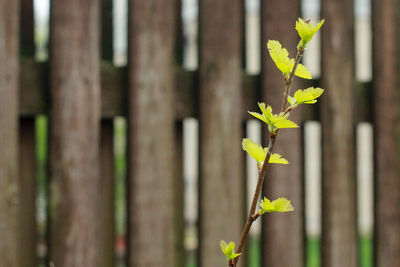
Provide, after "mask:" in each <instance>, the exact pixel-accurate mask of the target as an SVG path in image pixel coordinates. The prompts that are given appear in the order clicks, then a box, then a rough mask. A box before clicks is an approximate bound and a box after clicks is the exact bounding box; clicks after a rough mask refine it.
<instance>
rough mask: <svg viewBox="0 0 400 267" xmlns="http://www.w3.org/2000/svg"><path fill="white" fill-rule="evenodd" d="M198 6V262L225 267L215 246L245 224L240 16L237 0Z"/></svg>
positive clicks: (207, 0) (234, 236) (232, 238)
mask: <svg viewBox="0 0 400 267" xmlns="http://www.w3.org/2000/svg"><path fill="white" fill-rule="evenodd" d="M199 4H200V6H199V12H200V13H199V14H200V27H199V30H200V33H199V34H200V39H199V40H200V43H199V49H200V50H199V55H200V65H199V68H200V69H199V81H200V92H199V93H200V181H199V183H200V192H199V194H200V211H199V212H200V213H199V216H200V240H199V241H200V247H199V248H200V256H199V259H200V266H203V267H208V266H227V265H228V263H227V261H226V258H225V256H224V255H223V254H222V252H221V249H220V247H219V241H220V240H226V241H228V242H229V241H237V240H239V238H240V232H241V228H242V225H243V222H244V221H245V218H244V217H243V212H242V211H243V209H244V203H243V202H242V199H243V197H242V196H243V194H244V190H245V189H244V188H243V187H242V184H243V183H242V179H243V175H242V174H243V171H242V167H243V166H242V165H243V162H242V161H241V159H242V158H241V153H242V152H241V137H242V136H241V135H242V128H241V127H242V125H241V118H240V115H241V114H242V103H241V98H242V96H241V84H242V79H241V78H242V76H241V73H242V72H241V65H242V34H243V33H242V19H241V17H242V16H243V12H244V11H243V6H242V2H241V1H240V0H234V1H232V0H221V1H213V0H204V1H200V3H199ZM221 14H223V15H221ZM227 18H229V20H227Z"/></svg>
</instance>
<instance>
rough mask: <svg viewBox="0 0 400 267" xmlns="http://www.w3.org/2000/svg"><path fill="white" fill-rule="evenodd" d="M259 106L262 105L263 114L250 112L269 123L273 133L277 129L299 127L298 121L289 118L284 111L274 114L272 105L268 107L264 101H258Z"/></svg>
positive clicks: (269, 128)
mask: <svg viewBox="0 0 400 267" xmlns="http://www.w3.org/2000/svg"><path fill="white" fill-rule="evenodd" d="M258 106H259V107H260V109H261V112H262V114H259V113H256V112H249V113H250V114H251V115H253V116H254V117H256V118H257V119H259V120H262V121H263V122H265V123H266V124H268V130H269V131H270V132H271V133H273V132H274V131H275V129H281V128H297V127H299V126H298V125H297V124H296V123H294V122H293V121H291V120H288V119H287V117H288V116H289V114H284V113H283V112H281V113H279V114H273V113H272V107H271V106H270V105H268V106H267V108H265V104H264V103H258Z"/></svg>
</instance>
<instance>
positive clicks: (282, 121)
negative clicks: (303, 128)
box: [274, 118, 299, 129]
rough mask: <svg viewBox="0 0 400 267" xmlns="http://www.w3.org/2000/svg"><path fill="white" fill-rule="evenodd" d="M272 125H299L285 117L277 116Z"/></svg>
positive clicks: (282, 126) (295, 126) (287, 126)
mask: <svg viewBox="0 0 400 267" xmlns="http://www.w3.org/2000/svg"><path fill="white" fill-rule="evenodd" d="M274 125H275V127H276V128H278V129H282V128H298V127H299V126H298V125H297V124H296V123H294V122H293V121H291V120H288V119H286V118H279V119H277V120H276V121H275V122H274Z"/></svg>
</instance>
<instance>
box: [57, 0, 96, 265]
mask: <svg viewBox="0 0 400 267" xmlns="http://www.w3.org/2000/svg"><path fill="white" fill-rule="evenodd" d="M99 8H100V2H99V0H83V1H82V0H69V1H53V2H52V3H51V36H50V38H51V51H50V56H51V57H50V61H51V62H50V64H51V90H50V93H51V114H50V115H51V120H50V171H51V181H50V203H49V205H50V208H49V212H50V243H49V253H50V261H51V262H53V263H54V265H55V266H57V267H63V266H65V267H66V266H101V262H99V259H100V258H101V257H100V255H99V252H100V251H101V249H100V244H99V240H100V238H99V234H98V230H99V222H98V220H99V218H100V209H101V208H102V207H100V205H99V198H100V197H101V196H100V179H99V175H100V172H99V168H100V165H99V161H100V157H99V147H100V137H99V135H100V79H99V72H100V68H99V55H100V53H99V42H100V40H99V30H100V27H99V14H100V10H99Z"/></svg>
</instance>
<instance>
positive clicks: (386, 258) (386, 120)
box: [372, 0, 400, 267]
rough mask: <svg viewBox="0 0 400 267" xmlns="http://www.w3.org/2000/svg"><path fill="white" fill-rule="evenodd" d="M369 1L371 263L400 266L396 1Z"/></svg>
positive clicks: (399, 141)
mask: <svg viewBox="0 0 400 267" xmlns="http://www.w3.org/2000/svg"><path fill="white" fill-rule="evenodd" d="M372 4H373V6H372V7H373V8H372V11H373V55H374V58H373V59H374V60H373V62H374V63H373V64H374V65H373V71H374V76H373V77H374V80H373V92H374V93H373V96H374V97H373V101H374V104H373V106H374V133H375V143H374V152H375V153H374V157H375V175H376V176H375V263H376V264H375V266H377V267H383V266H385V267H386V266H388V267H394V266H400V239H399V237H400V208H399V206H400V168H399V166H400V162H399V158H400V146H399V144H400V132H399V118H400V117H399V114H400V113H399V104H400V101H399V96H400V95H399V78H398V75H399V37H398V36H399V33H400V32H399V29H398V25H399V22H400V20H399V14H398V9H399V7H400V3H399V1H396V0H383V1H377V0H374V1H372Z"/></svg>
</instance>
